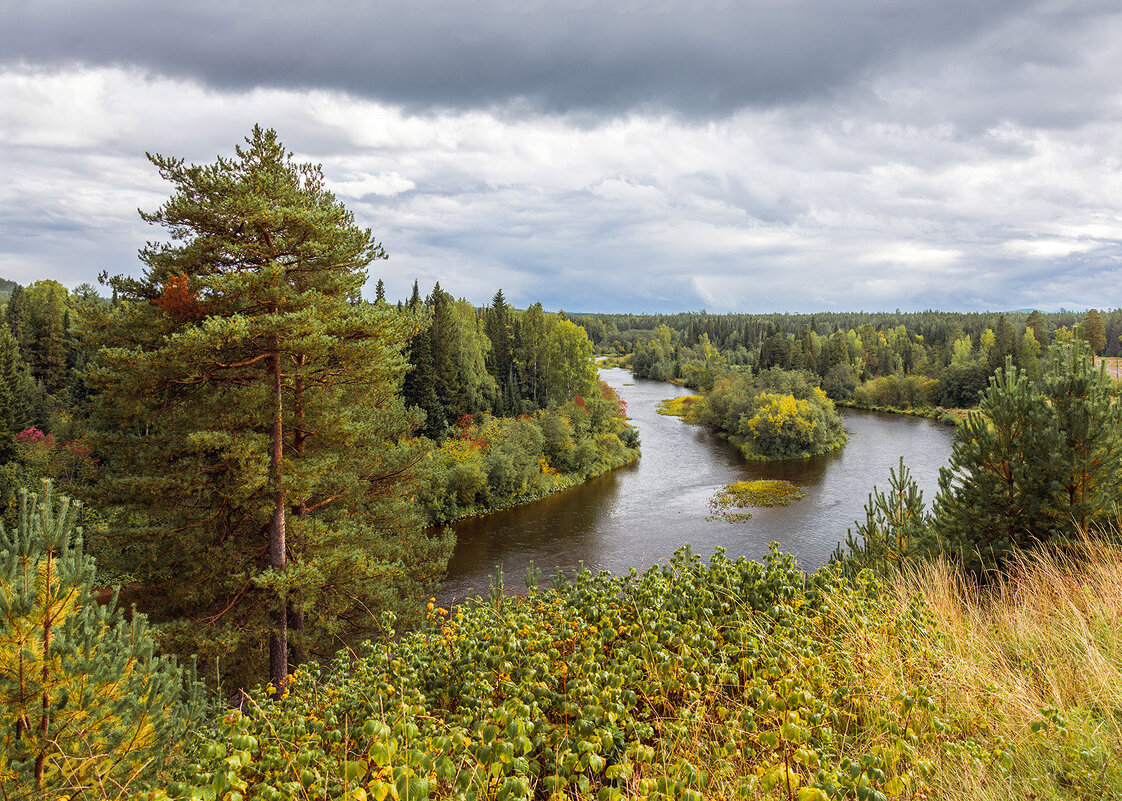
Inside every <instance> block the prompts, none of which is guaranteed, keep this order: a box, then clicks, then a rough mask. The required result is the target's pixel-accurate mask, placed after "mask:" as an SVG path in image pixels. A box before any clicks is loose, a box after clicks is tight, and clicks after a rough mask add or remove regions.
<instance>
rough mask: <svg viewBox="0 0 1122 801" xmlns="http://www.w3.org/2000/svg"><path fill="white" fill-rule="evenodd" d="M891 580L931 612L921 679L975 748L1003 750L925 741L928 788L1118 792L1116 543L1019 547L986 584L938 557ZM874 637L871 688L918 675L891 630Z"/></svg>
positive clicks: (1120, 726) (1121, 704)
mask: <svg viewBox="0 0 1122 801" xmlns="http://www.w3.org/2000/svg"><path fill="white" fill-rule="evenodd" d="M890 586H891V591H892V594H893V598H894V602H895V603H896V604H897V605H898V606H899V607H900V608H904V607H907V606H908V605H910V604H913V603H914V602H915V601H916V599H920V600H922V601H923V603H924V605H925V606H926V607H927V608H928V609H929V610H930V613H931V614H932V616H933V621H934V623H935V626H934V628H935V629H936V630H937V631H938V635H937V638H936V639H935V641H933V642H932V643H931V647H930V649H929V650H928V651H927V655H928V659H929V664H928V665H927V666H926V670H927V671H928V672H929V674H930V676H929V678H928V680H927V685H928V687H929V688H930V690H931V692H932V695H933V697H934V698H935V699H936V701H937V703H938V704H939V708H940V709H941V710H942V714H943V715H944V716H945V717H946V718H947V720H948V721H950V722H952V724H953V725H954V726H955V727H956V728H958V727H963V729H964V730H965V731H966V732H967V733H968V734H970V735H971V736H972V738H973V739H974V740H975V741H976V742H977V743H978V745H979V746H980V749H979V752H984V751H985V750H986V749H990V750H991V751H993V750H996V749H1000V750H1001V751H1003V752H1006V753H1007V754H1008V759H1007V760H1006V761H1005V762H1004V764H1003V763H1002V762H1001V761H987V760H984V759H979V758H978V753H971V754H969V755H959V756H948V755H947V754H946V753H939V752H938V751H937V750H935V749H932V751H931V753H929V754H927V756H928V757H929V758H931V759H932V760H934V761H935V762H936V764H937V766H938V767H937V770H936V771H935V772H934V776H933V777H932V779H931V781H930V785H931V787H930V792H931V795H930V797H933V798H947V799H958V798H962V799H1007V798H1057V799H1059V798H1064V799H1069V798H1122V548H1120V547H1119V546H1118V545H1115V544H1111V543H1110V541H1109V540H1108V539H1106V538H1094V537H1090V536H1085V537H1084V538H1083V539H1082V541H1081V542H1079V543H1077V544H1076V545H1074V546H1071V547H1067V548H1065V549H1063V550H1058V549H1042V550H1034V551H1026V552H1023V553H1020V554H1018V555H1017V556H1016V557H1015V558H1014V560H1013V562H1012V563H1011V564H1010V565H1009V570H1008V572H1007V574H1006V575H1005V576H1004V577H1001V578H999V579H997V580H996V581H995V582H993V583H991V584H990V585H988V586H986V587H984V588H979V587H978V586H976V585H975V584H973V583H972V582H970V581H968V580H967V579H965V578H964V576H963V574H962V573H961V571H959V570H958V569H957V567H956V566H955V565H953V564H952V563H950V562H948V561H946V560H940V561H935V562H931V563H927V564H923V565H919V566H916V567H913V568H911V569H909V570H906V571H904V572H902V573H901V574H900V575H899V576H898V577H896V578H895V580H894V581H892V582H891V584H890ZM880 645H881V646H883V647H882V649H881V652H880V653H879V654H878V655H877V656H878V657H879V658H876V659H869V660H868V663H869V666H870V667H869V679H870V681H871V684H870V688H869V689H873V688H875V687H876V686H877V684H878V682H879V683H880V684H881V686H883V687H885V688H886V689H887V688H890V687H892V686H894V685H897V684H898V683H899V682H901V680H904V679H905V676H906V675H907V674H911V675H912V676H913V677H914V676H915V673H916V667H917V666H915V665H906V664H903V662H902V660H901V658H900V657H899V656H898V653H899V652H898V651H896V650H894V649H893V648H892V647H891V639H890V638H889V639H886V640H884V641H882V642H881V643H880ZM861 646H862V647H863V648H867V647H868V645H867V643H864V642H863V643H862V644H861ZM906 683H907V682H906V680H905V681H904V684H905V685H906ZM920 750H921V751H922V750H923V745H922V744H920Z"/></svg>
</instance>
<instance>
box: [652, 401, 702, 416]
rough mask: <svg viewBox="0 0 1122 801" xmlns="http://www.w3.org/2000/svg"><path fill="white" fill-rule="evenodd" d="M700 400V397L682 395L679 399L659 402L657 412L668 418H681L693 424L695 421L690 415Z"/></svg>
mask: <svg viewBox="0 0 1122 801" xmlns="http://www.w3.org/2000/svg"><path fill="white" fill-rule="evenodd" d="M699 400H701V396H700V395H680V396H678V397H677V398H667V399H666V400H663V401H659V402H658V406H657V407H656V408H655V411H657V412H658V413H659V414H664V415H666V416H667V417H681V418H682V419H683V420H685V421H686V422H692V421H693V419H692V415H691V414H690V413H691V412H692V410H693V408H694V404H696V403H697V402H698V401H699Z"/></svg>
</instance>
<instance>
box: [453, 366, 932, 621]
mask: <svg viewBox="0 0 1122 801" xmlns="http://www.w3.org/2000/svg"><path fill="white" fill-rule="evenodd" d="M600 374H601V377H602V378H603V379H604V380H605V381H606V382H607V383H608V384H609V385H611V386H612V387H614V388H615V389H616V391H618V392H619V393H620V397H622V398H623V399H624V400H625V401H626V402H627V404H628V413H629V414H630V416H631V418H632V422H633V423H635V424H636V425H638V427H639V436H640V439H641V440H642V454H643V455H642V456H641V457H640V459H639V460H638V462H636V463H635V464H632V465H630V466H628V467H624V468H621V469H619V470H615V471H613V472H611V473H608V474H607V475H604V476H600V477H599V478H595V479H593V480H592V481H589V482H586V483H585V484H582V485H581V486H579V487H575V488H573V489H571V490H567V491H565V492H561V493H558V494H556V495H551V496H549V497H547V498H544V499H542V500H540V501H536V502H534V503H531V504H527V505H525V506H521V507H518V508H515V509H510V510H507V511H504V512H498V513H495V514H492V515H487V516H485V517H479V518H474V519H470V520H463V521H460V522H458V523H456V524H455V525H454V526H453V528H454V529H455V531H456V549H455V552H454V553H453V555H452V560H451V562H450V563H449V565H448V578H447V580H446V581H445V583H444V586H443V588H442V590H441V593H440V596H441V600H442V601H445V602H452V601H455V600H458V599H462V598H464V597H466V596H468V595H474V594H476V593H485V592H486V590H487V588H488V585H489V583H490V577H491V576H492V575H493V574H494V572H495V566H496V565H499V564H501V565H502V567H503V573H504V579H505V584H506V587H507V588H508V589H517V588H519V587H523V586H524V579H525V576H526V569H527V567H528V566H529V565H530V562H531V561H532V562H533V563H534V565H535V567H537V568H539V569H540V570H541V571H542V576H543V580H544V579H546V578H548V577H549V576H551V575H553V574H554V573H556V572H557V570H558V569H561V570H565V571H571V570H573V569H574V568H576V567H577V566H578V565H579V564H580V563H581V562H583V563H584V565H585V566H586V567H588V568H589V569H591V570H608V571H611V572H613V573H626V572H627V571H628V570H629V569H631V568H632V567H634V568H637V569H639V570H642V569H643V568H646V567H650V566H651V565H654V564H658V563H661V562H665V561H666V560H667V559H669V558H670V556H671V555H673V553H674V551H675V549H677V548H678V547H680V546H682V545H684V544H685V543H689V544H690V545H691V546H692V547H693V550H694V551H695V552H696V553H698V554H700V555H702V556H703V557H708V556H709V555H710V554H711V553H712V552H713V549H714V548H716V547H718V546H720V547H723V548H724V549H725V550H726V551H728V553H729V554H730V555H731V556H741V555H743V556H747V557H749V558H759V557H761V556H763V555H764V554H766V553H767V550H768V543H769V542H771V541H773V540H774V541H776V542H778V543H779V545H780V547H781V548H782V550H784V551H788V552H790V553H794V554H795V555H796V556H797V557H798V559H799V563H800V564H801V565H802V566H803V567H805V568H808V569H813V568H816V567H818V566H820V565H822V564H824V563H825V562H826V561H827V559H829V557H830V554H831V553H832V552H833V550H834V547H835V546H836V545H837V544H838V543H839V542H841V541H843V540H844V539H845V534H846V529H848V528H851V527H853V525H854V520H856V519H858V518H863V517H864V512H863V509H864V505H865V502H866V500H867V498H868V494H869V492H870V491H871V490H872V488H873V485H874V484H876V485H878V486H880V487H885V486H887V484H888V471H889V470H890V469H891V468H894V467H896V465H897V463H898V460H899V458H900V457H901V456H903V457H904V460H905V462H906V463H907V465H908V468H909V469H910V470H911V471H912V473H913V475H914V476H915V478H916V482H917V483H918V484H919V486H920V488H921V489H922V490H923V493H924V499H925V500H926V501H927V502H928V504H930V502H931V500H932V499H933V498H934V496H935V490H936V487H937V483H938V477H939V468H940V467H942V466H943V465H944V464H946V462H947V458H948V457H949V456H950V452H951V441H952V438H953V429H952V428H950V427H949V426H944V425H940V424H938V423H935V422H933V421H931V420H927V419H924V418H919V417H907V416H903V415H890V414H881V413H878V412H864V411H856V410H848V409H845V410H842V414H843V416H844V418H845V427H846V430H847V431H848V432H849V443H848V444H847V445H845V446H844V447H842V448H841V449H840V450H838V451H835V452H834V453H830V454H827V455H825V456H817V457H814V458H812V459H806V460H801V461H795V462H772V463H767V464H758V463H749V462H745V460H744V459H743V458H742V457H741V456H740V454H739V452H738V451H737V450H736V448H734V447H733V446H732V445H730V444H729V443H728V442H725V441H724V440H722V439H720V438H719V437H716V436H714V435H713V434H711V433H709V432H708V431H707V430H706V429H703V428H701V427H699V426H693V425H689V424H687V423H683V422H682V421H681V420H679V419H678V418H676V417H667V416H664V415H660V414H658V413H657V412H656V411H655V407H656V406H657V405H658V402H659V401H661V400H663V399H665V398H671V397H675V396H677V395H686V394H690V393H689V390H685V389H683V388H681V387H678V386H675V385H674V384H670V383H667V382H664V381H644V380H640V379H635V378H633V377H632V375H631V373H630V372H628V371H626V370H620V369H605V370H601V371H600ZM758 478H781V479H786V480H788V481H791V482H793V483H795V484H798V485H799V486H801V487H803V488H805V489H806V490H807V496H806V497H805V498H803V499H802V500H799V501H795V502H794V503H792V504H791V505H790V506H786V507H777V508H774V509H752V510H751V512H752V519H751V520H748V521H746V522H737V523H729V522H727V521H724V520H716V521H709V520H706V519H705V518H706V516H707V515H708V514H709V507H708V501H709V499H710V498H711V497H712V496H713V494H714V493H715V492H716V491H717V490H718V489H719V488H720V487H722V486H724V485H725V484H729V483H732V482H733V481H742V480H745V479H758Z"/></svg>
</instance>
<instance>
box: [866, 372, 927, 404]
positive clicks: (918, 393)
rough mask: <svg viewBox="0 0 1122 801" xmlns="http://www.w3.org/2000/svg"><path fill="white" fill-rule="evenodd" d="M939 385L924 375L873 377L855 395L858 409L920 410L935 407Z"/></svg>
mask: <svg viewBox="0 0 1122 801" xmlns="http://www.w3.org/2000/svg"><path fill="white" fill-rule="evenodd" d="M939 397H940V385H939V382H938V381H936V380H934V379H932V378H928V377H926V376H922V375H898V374H892V375H882V376H877V377H876V378H871V379H869V380H868V381H866V382H864V383H863V384H861V385H860V386H859V387H857V388H856V389H855V390H854V392H853V402H854V403H856V404H857V405H858V406H871V407H890V408H893V409H920V408H929V407H931V406H934V405H935V401H936V400H937V399H938V398H939Z"/></svg>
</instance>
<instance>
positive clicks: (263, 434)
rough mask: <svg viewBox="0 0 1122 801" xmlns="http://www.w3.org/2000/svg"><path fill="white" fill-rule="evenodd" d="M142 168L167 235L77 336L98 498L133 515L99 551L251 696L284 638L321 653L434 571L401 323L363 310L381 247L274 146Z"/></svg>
mask: <svg viewBox="0 0 1122 801" xmlns="http://www.w3.org/2000/svg"><path fill="white" fill-rule="evenodd" d="M149 159H150V160H151V161H152V162H153V164H155V165H156V166H157V167H158V169H159V171H160V174H161V175H162V176H163V177H164V178H165V179H167V180H169V181H171V182H172V183H173V184H174V186H175V193H174V194H173V195H172V197H171V198H170V199H169V200H168V201H167V202H166V203H165V204H164V205H162V206H161V207H160V208H159V209H158V210H157V211H156V212H154V213H151V214H144V215H143V217H144V219H146V220H147V221H149V222H151V223H156V224H161V225H165V226H167V227H168V228H169V229H170V231H171V233H172V235H173V237H174V238H175V240H178V241H174V242H171V243H165V244H160V243H150V244H149V245H148V246H147V247H145V248H144V249H143V250H142V251H141V259H142V261H143V262H144V264H145V266H146V269H145V272H144V274H143V276H142V277H141V278H139V279H130V278H126V277H120V276H118V277H117V278H114V279H112V280H111V285H112V286H113V288H114V290H115V292H116V293H117V296H118V298H119V305H118V306H117V307H116V308H114V309H112V310H110V311H109V312H107V313H104V314H103V316H102V318H101V319H100V320H98V321H95V322H94V324H93V328H94V329H95V331H96V332H97V333H96V337H97V343H98V344H100V345H101V350H100V351H99V355H98V363H97V365H96V367H95V368H94V369H93V370H92V371H91V377H90V380H91V383H92V384H93V386H94V387H95V389H98V390H100V393H99V394H98V396H97V401H96V410H95V419H96V422H97V425H98V427H99V431H100V450H101V451H102V452H103V453H105V454H107V455H108V458H107V462H108V464H107V477H106V479H105V480H103V481H102V482H101V485H100V491H101V493H102V494H103V496H104V497H105V498H106V499H107V500H109V501H111V502H113V503H115V504H116V505H117V506H118V508H120V509H121V510H122V511H124V512H129V513H131V516H130V517H129V518H128V519H130V520H132V521H135V526H134V527H133V528H132V529H131V530H128V531H125V532H122V536H121V537H119V538H118V540H117V542H116V545H117V551H116V558H117V559H118V560H120V562H121V564H122V566H128V568H129V569H130V570H131V572H134V573H135V574H136V575H137V576H138V577H139V578H140V581H141V584H142V587H143V590H142V592H141V593H140V597H142V598H143V599H144V601H145V603H146V604H147V605H148V607H149V608H150V609H151V610H152V612H153V613H154V614H158V615H159V616H160V617H161V619H170V620H176V621H178V622H176V623H174V624H171V625H169V626H168V627H167V628H166V631H167V636H168V638H169V641H170V642H172V643H174V644H175V645H176V647H178V648H181V649H184V650H188V649H198V650H201V651H203V652H204V653H205V654H207V655H208V656H211V655H219V654H222V655H224V656H225V657H226V658H227V659H228V661H229V664H227V667H226V669H225V670H224V673H225V674H226V675H231V673H232V676H233V680H234V681H247V680H249V679H250V678H251V677H252V676H253V675H254V670H253V669H254V668H255V667H256V666H257V664H259V660H260V658H261V657H262V656H263V649H264V647H265V646H266V645H268V653H269V659H268V663H269V666H270V667H269V675H270V676H271V678H272V681H273V683H274V685H275V686H276V687H277V688H280V687H281V686H282V685H283V682H284V680H285V676H286V674H287V664H288V659H289V650H290V648H289V646H290V643H289V628H290V623H291V625H292V626H294V627H296V628H297V629H298V631H297V633H296V635H295V637H296V641H294V642H293V643H292V645H293V646H294V647H296V646H299V647H298V648H297V653H296V654H294V655H295V656H296V657H297V658H298V657H299V656H300V653H299V651H301V650H303V649H304V648H310V649H313V650H315V652H316V653H318V654H321V655H325V656H326V655H330V654H331V653H332V652H333V651H334V650H335V648H336V647H338V645H339V642H340V640H339V638H340V637H344V638H346V637H349V636H352V635H353V636H360V635H361V634H362V633H363V632H369V631H370V630H372V629H373V628H374V627H375V626H376V621H374V620H372V619H371V617H370V613H371V611H377V610H378V609H385V608H387V607H392V606H393V605H394V604H396V603H398V602H399V595H400V594H401V593H412V592H418V593H419V592H421V591H424V589H425V588H427V585H428V584H429V583H430V582H431V581H433V580H434V578H435V576H437V575H439V573H440V571H441V570H442V568H443V560H445V559H446V558H447V542H446V541H444V540H443V539H437V540H430V539H429V538H428V537H427V536H425V535H424V534H423V533H422V532H421V531H420V530H419V527H418V526H419V521H418V520H417V518H416V517H415V515H414V513H413V511H412V507H411V506H409V505H408V504H406V503H405V502H404V501H403V499H402V495H403V493H404V492H406V491H407V489H408V487H407V486H406V485H405V484H404V483H403V476H407V475H408V473H409V465H410V464H411V462H412V460H414V459H415V458H417V457H416V456H415V455H414V454H413V451H412V448H411V446H410V445H409V444H408V443H407V442H405V441H404V436H405V435H406V434H407V433H408V432H409V431H410V429H411V427H412V426H413V425H414V424H415V422H416V421H415V420H414V419H412V418H411V417H410V416H409V415H407V414H406V413H405V410H404V409H403V407H402V405H401V402H400V396H399V395H398V389H399V387H400V382H401V378H402V375H403V374H404V372H405V370H406V368H407V365H406V362H405V360H404V358H403V356H402V347H403V345H404V343H405V342H406V341H407V340H408V339H409V337H410V335H411V334H412V333H413V328H414V323H413V320H412V318H411V317H410V316H409V315H401V314H399V313H398V312H397V311H396V310H394V309H392V308H390V307H389V306H386V305H381V304H367V303H363V302H362V301H361V300H360V291H361V289H362V286H363V284H364V283H365V281H366V277H367V273H366V265H367V264H369V262H370V261H372V260H373V259H377V258H382V257H384V255H385V254H384V252H383V250H382V247H381V245H380V244H379V243H378V242H377V241H376V240H375V239H374V238H373V236H372V234H371V233H370V231H369V230H367V229H361V228H359V227H357V226H356V225H355V223H354V218H353V215H352V214H351V213H350V212H349V211H347V210H346V209H345V208H344V207H343V206H342V205H341V204H340V203H339V202H338V201H336V199H335V198H334V196H333V195H331V193H329V192H328V191H327V190H326V189H325V187H324V179H323V175H322V173H321V171H320V169H319V168H318V167H316V166H312V165H306V164H297V163H295V162H294V161H293V160H292V154H291V153H288V152H287V151H286V150H285V149H284V147H283V146H282V145H281V143H280V142H279V141H277V137H276V133H275V132H274V131H271V130H268V131H266V130H262V129H261V128H260V127H255V128H254V130H253V133H252V135H251V136H250V137H248V138H247V139H246V146H245V147H239V148H238V149H237V151H236V156H235V157H233V158H219V159H218V161H217V162H216V163H214V164H209V165H186V164H185V163H184V162H183V161H182V160H181V159H174V158H167V157H164V156H158V155H150V156H149ZM297 641H298V642H297ZM344 641H345V639H344ZM205 664H210V662H209V661H208V662H206V663H205ZM257 675H259V674H257Z"/></svg>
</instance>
